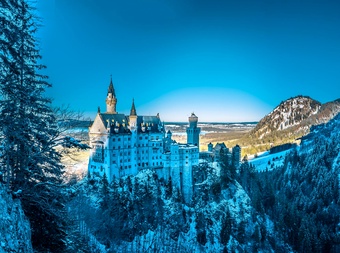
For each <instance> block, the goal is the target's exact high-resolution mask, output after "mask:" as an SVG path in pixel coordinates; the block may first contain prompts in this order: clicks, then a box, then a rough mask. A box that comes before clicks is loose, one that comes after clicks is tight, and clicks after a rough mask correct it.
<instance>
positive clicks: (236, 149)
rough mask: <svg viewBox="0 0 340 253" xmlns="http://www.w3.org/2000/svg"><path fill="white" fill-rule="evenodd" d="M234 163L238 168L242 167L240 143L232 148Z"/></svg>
mask: <svg viewBox="0 0 340 253" xmlns="http://www.w3.org/2000/svg"><path fill="white" fill-rule="evenodd" d="M231 155H232V163H233V165H234V166H235V168H236V169H238V168H239V167H240V161H241V147H240V146H239V145H236V146H235V147H233V149H232V154H231Z"/></svg>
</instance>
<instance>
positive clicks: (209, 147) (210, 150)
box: [208, 142, 213, 152]
mask: <svg viewBox="0 0 340 253" xmlns="http://www.w3.org/2000/svg"><path fill="white" fill-rule="evenodd" d="M208 151H209V152H212V151H213V144H212V143H211V142H210V143H209V144H208Z"/></svg>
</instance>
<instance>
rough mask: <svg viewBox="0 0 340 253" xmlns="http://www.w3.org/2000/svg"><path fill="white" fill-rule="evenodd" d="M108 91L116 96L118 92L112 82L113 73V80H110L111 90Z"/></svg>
mask: <svg viewBox="0 0 340 253" xmlns="http://www.w3.org/2000/svg"><path fill="white" fill-rule="evenodd" d="M107 93H108V94H109V93H112V95H113V96H114V97H115V96H116V92H115V89H114V88H113V83H112V75H111V81H110V85H109V90H108V91H107Z"/></svg>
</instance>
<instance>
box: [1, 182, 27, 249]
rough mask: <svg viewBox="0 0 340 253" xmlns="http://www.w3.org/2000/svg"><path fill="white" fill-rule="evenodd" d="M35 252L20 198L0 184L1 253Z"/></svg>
mask: <svg viewBox="0 0 340 253" xmlns="http://www.w3.org/2000/svg"><path fill="white" fill-rule="evenodd" d="M5 252H25V253H30V252H33V249H32V244H31V228H30V224H29V221H28V219H27V218H26V216H25V215H24V212H23V210H22V208H21V204H20V201H19V200H18V199H12V196H11V195H9V194H8V193H7V191H6V188H5V187H4V186H2V185H1V184H0V253H5Z"/></svg>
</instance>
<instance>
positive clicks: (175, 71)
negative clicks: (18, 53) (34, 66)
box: [37, 0, 340, 122]
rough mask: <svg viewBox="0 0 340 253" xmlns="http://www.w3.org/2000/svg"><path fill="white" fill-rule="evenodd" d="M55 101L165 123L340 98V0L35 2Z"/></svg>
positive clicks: (248, 114)
mask: <svg viewBox="0 0 340 253" xmlns="http://www.w3.org/2000/svg"><path fill="white" fill-rule="evenodd" d="M37 7H38V11H39V15H40V16H41V18H42V27H41V28H40V31H39V33H38V37H39V40H40V46H41V54H42V56H43V60H42V61H43V63H44V64H45V65H47V68H48V69H47V70H46V73H47V74H48V75H49V77H50V81H51V83H52V84H53V88H52V89H50V90H49V91H48V93H47V94H48V96H50V97H53V98H54V104H55V105H61V104H66V105H70V107H71V108H72V109H73V110H75V111H82V112H84V114H85V115H88V116H91V117H92V118H93V116H94V115H95V114H96V112H97V108H98V106H100V107H101V109H102V111H105V97H106V93H107V88H108V85H109V82H110V75H111V74H112V79H113V83H114V86H115V90H116V95H117V98H118V103H117V111H118V112H121V113H129V110H130V107H131V102H132V99H133V98H134V99H135V104H136V109H137V113H138V114H139V115H155V114H156V113H157V112H159V113H160V116H161V118H162V120H165V121H186V120H187V117H188V116H189V115H190V114H191V112H195V114H196V115H197V116H198V117H199V120H200V121H220V122H231V121H232V122H235V121H258V120H260V119H261V118H262V117H263V116H265V115H266V114H267V113H269V112H270V111H271V110H272V109H274V107H275V106H277V105H278V104H279V103H280V102H281V101H283V100H285V99H288V98H290V97H293V96H296V95H308V96H310V97H312V98H314V99H316V100H319V101H320V102H322V103H324V102H328V101H332V100H335V99H337V98H339V97H340V1H336V0H334V1H327V0H320V1H313V0H308V1H303V0H267V1H257V0H256V1H255V0H248V1H246V0H237V1H236V0H232V1H228V0H224V1H217V0H206V1H200V0H164V1H163V0H119V1H116V0H38V3H37Z"/></svg>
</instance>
